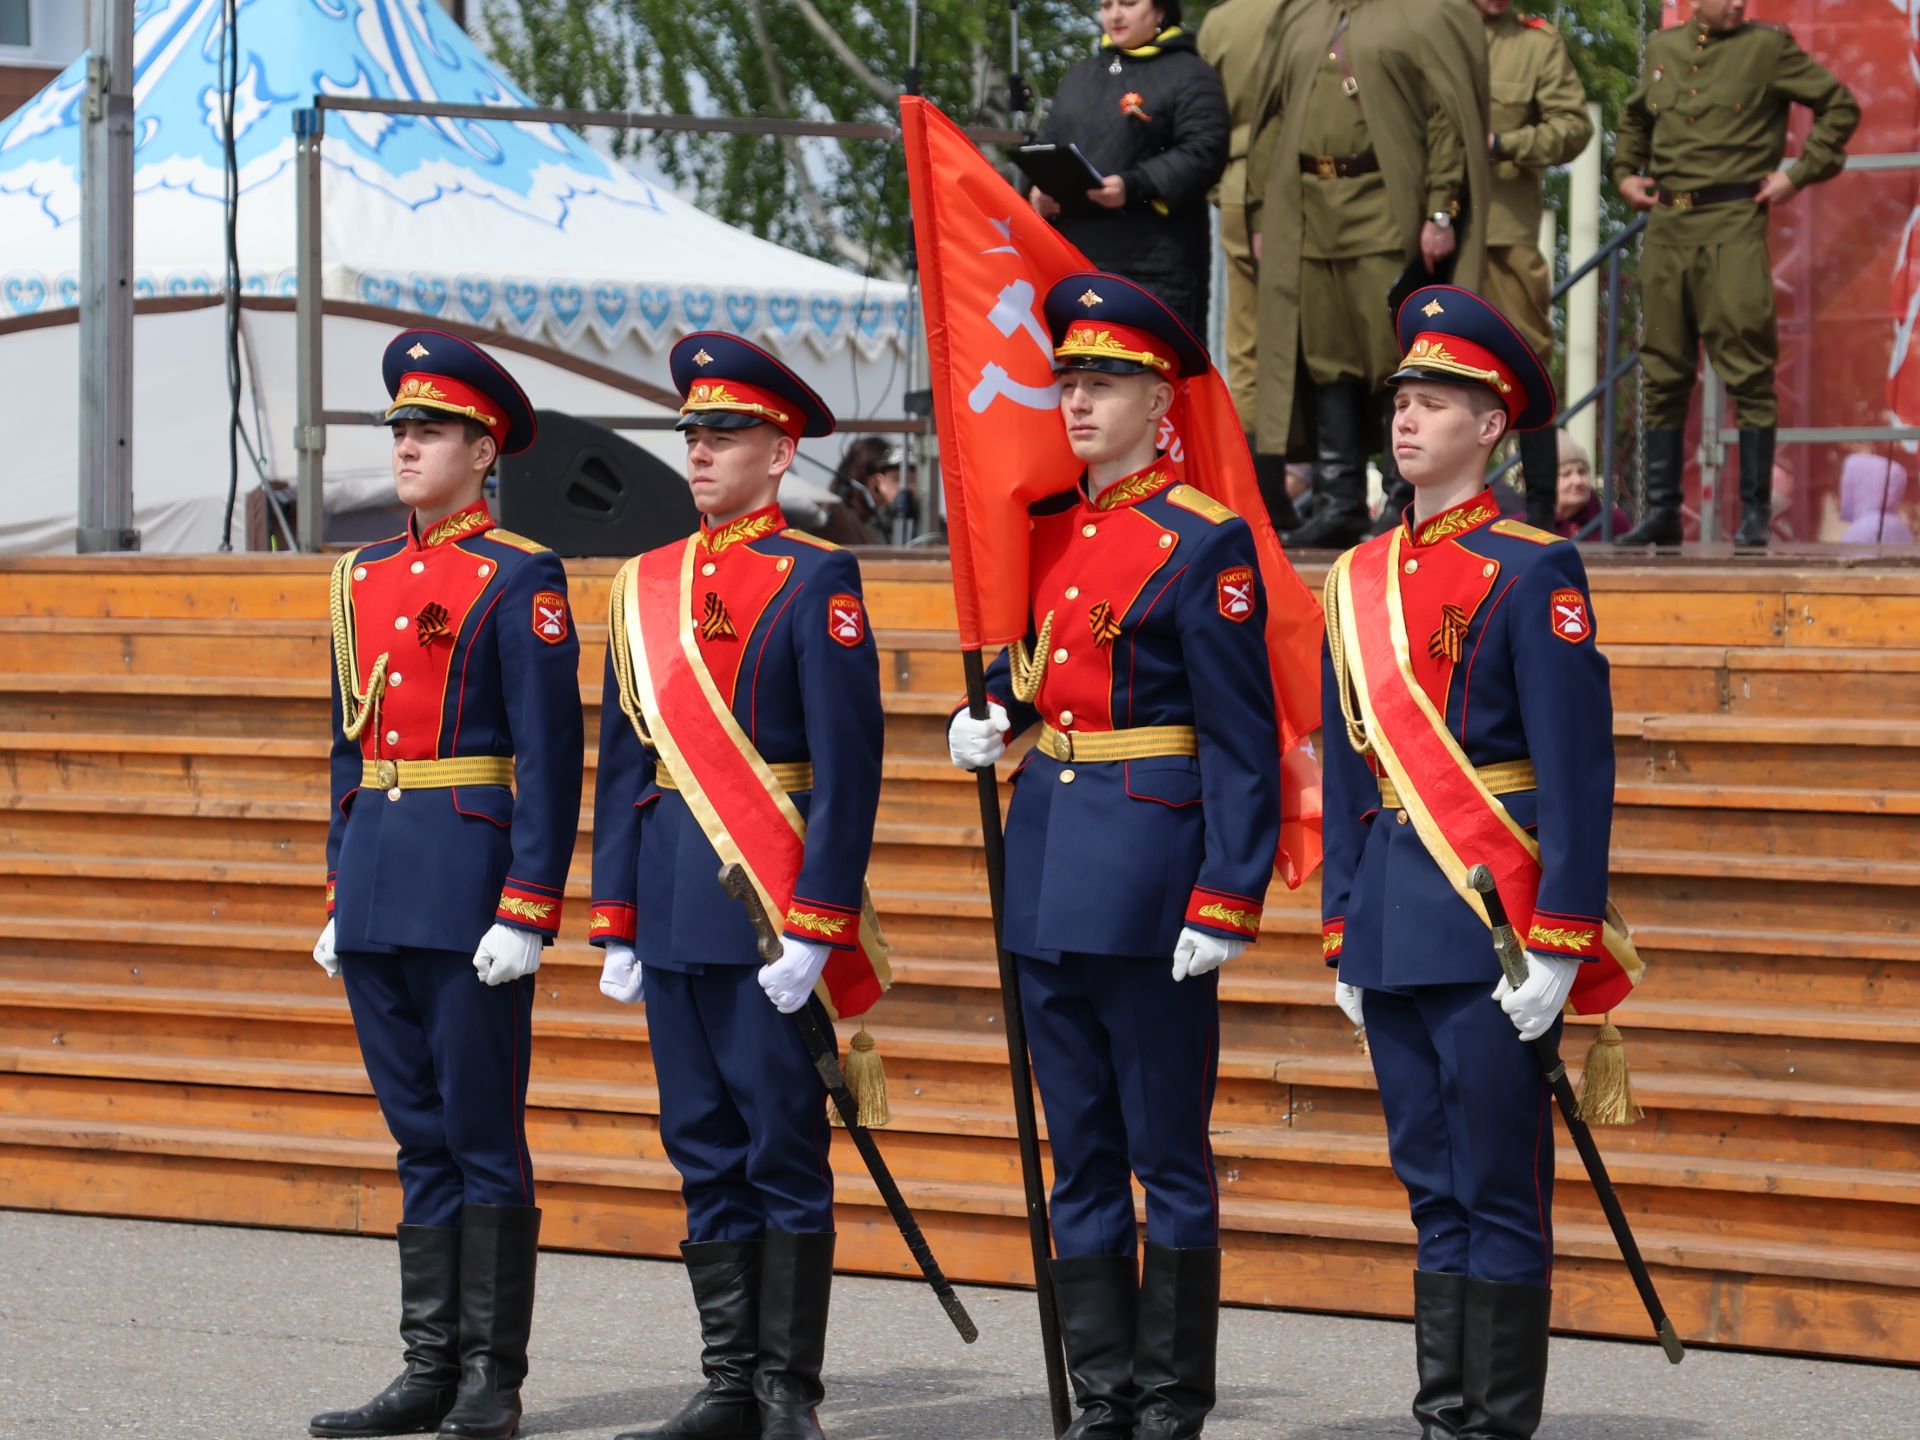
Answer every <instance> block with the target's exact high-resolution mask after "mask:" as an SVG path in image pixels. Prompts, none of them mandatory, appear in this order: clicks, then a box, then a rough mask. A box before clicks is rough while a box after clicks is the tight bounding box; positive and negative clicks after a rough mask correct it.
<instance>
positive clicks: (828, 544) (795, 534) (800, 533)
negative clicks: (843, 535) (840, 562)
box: [780, 525, 840, 550]
mask: <svg viewBox="0 0 1920 1440" xmlns="http://www.w3.org/2000/svg"><path fill="white" fill-rule="evenodd" d="M780 534H781V535H782V536H783V537H784V538H786V539H788V540H798V541H799V542H800V543H801V544H802V545H813V546H816V547H818V548H819V549H821V550H838V549H839V548H840V547H839V546H838V545H836V544H834V543H833V541H831V540H822V539H821V538H820V537H819V536H818V535H809V534H808V533H807V532H806V531H804V530H796V529H794V528H793V526H791V525H789V526H788V527H787V528H786V529H784V530H782V531H780Z"/></svg>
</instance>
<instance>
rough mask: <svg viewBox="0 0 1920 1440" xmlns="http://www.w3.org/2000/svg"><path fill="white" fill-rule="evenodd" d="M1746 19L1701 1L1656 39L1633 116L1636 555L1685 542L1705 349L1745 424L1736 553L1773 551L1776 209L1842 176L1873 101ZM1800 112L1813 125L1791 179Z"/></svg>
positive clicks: (1735, 6) (1619, 146)
mask: <svg viewBox="0 0 1920 1440" xmlns="http://www.w3.org/2000/svg"><path fill="white" fill-rule="evenodd" d="M1746 9H1747V7H1746V3H1745V0H1694V6H1693V21H1692V23H1691V24H1688V25H1676V26H1674V27H1673V28H1671V29H1668V30H1662V31H1660V32H1659V33H1657V34H1655V35H1652V36H1649V37H1648V39H1647V50H1646V60H1645V62H1644V63H1645V66H1646V70H1645V73H1643V74H1642V75H1641V77H1640V85H1639V87H1638V88H1637V89H1636V90H1635V91H1634V92H1633V93H1632V94H1631V95H1629V96H1628V97H1627V103H1626V106H1625V108H1624V109H1623V110H1622V111H1621V112H1620V131H1619V134H1618V135H1617V136H1616V137H1615V139H1614V145H1613V163H1612V165H1611V166H1610V167H1609V168H1610V173H1611V174H1612V176H1613V181H1614V184H1616V185H1617V186H1618V187H1619V189H1620V193H1621V195H1622V196H1624V197H1625V198H1626V201H1627V203H1628V204H1629V205H1631V206H1633V208H1634V209H1636V210H1647V211H1651V212H1652V214H1651V215H1650V216H1649V217H1648V220H1647V238H1646V245H1645V247H1644V250H1643V252H1642V255H1641V258H1640V309H1641V314H1642V316H1643V317H1644V318H1643V326H1642V328H1643V331H1644V333H1643V335H1642V337H1641V345H1640V365H1641V369H1642V371H1643V372H1644V374H1645V376H1646V410H1647V427H1648V428H1647V503H1646V509H1645V511H1644V512H1643V514H1642V515H1641V519H1640V523H1639V524H1638V525H1636V526H1634V527H1633V529H1631V530H1629V531H1628V532H1627V533H1626V534H1625V535H1622V536H1619V537H1617V542H1616V543H1618V544H1622V545H1678V544H1679V543H1680V484H1681V472H1682V471H1683V470H1684V468H1685V457H1684V455H1683V453H1682V451H1683V441H1682V436H1683V434H1684V432H1685V427H1686V423H1687V407H1688V404H1689V403H1690V402H1691V400H1692V398H1693V382H1694V377H1695V375H1696V374H1697V373H1698V371H1699V366H1700V346H1701V342H1702V341H1704V342H1705V343H1706V347H1707V355H1708V356H1709V358H1711V359H1712V361H1713V368H1714V369H1715V370H1716V371H1717V372H1718V373H1719V375H1720V378H1721V379H1723V380H1724V381H1726V384H1727V392H1728V393H1729V394H1730V395H1731V396H1732V397H1733V405H1734V414H1735V417H1736V419H1737V420H1738V422H1739V426H1740V530H1739V534H1738V535H1737V536H1736V538H1735V542H1734V543H1735V544H1738V545H1742V546H1752V547H1757V546H1763V545H1765V544H1766V543H1767V537H1768V533H1769V530H1770V528H1771V517H1772V511H1773V449H1774V445H1773V438H1774V426H1775V423H1776V420H1777V418H1778V413H1779V401H1778V397H1777V396H1776V395H1775V393H1774V387H1773V370H1774V365H1775V364H1776V363H1777V362H1778V360H1779V358H1780V346H1779V337H1778V335H1777V334H1776V333H1775V329H1774V313H1773V267H1772V262H1771V260H1770V259H1769V258H1768V254H1767V219H1768V214H1769V212H1770V211H1771V209H1772V208H1773V207H1774V206H1775V205H1784V204H1785V203H1786V202H1787V201H1789V200H1791V199H1793V197H1794V196H1795V195H1796V194H1798V193H1799V192H1800V191H1801V190H1803V189H1805V188H1806V187H1807V186H1808V185H1813V184H1817V183H1818V182H1820V181H1822V180H1831V179H1832V178H1833V177H1834V176H1835V175H1838V174H1839V173H1840V171H1841V170H1842V169H1843V168H1844V167H1845V165H1846V163H1847V157H1846V150H1845V146H1846V143H1847V139H1848V137H1849V136H1851V135H1852V134H1853V131H1854V127H1855V126H1856V125H1858V124H1859V123H1860V106H1859V105H1858V103H1857V102H1856V101H1855V100H1854V98H1853V95H1852V93H1851V92H1850V91H1849V90H1848V89H1847V87H1846V86H1844V85H1842V84H1841V83H1840V82H1839V81H1838V80H1836V79H1834V77H1833V75H1832V73H1831V72H1829V71H1828V70H1827V69H1826V68H1825V67H1824V66H1822V65H1821V64H1820V63H1819V62H1818V61H1816V60H1814V59H1812V58H1811V57H1810V56H1808V54H1807V53H1806V51H1804V50H1802V49H1801V48H1800V47H1799V46H1798V45H1797V44H1795V43H1794V39H1793V36H1791V35H1790V34H1788V33H1787V30H1786V27H1785V26H1781V25H1771V24H1767V23H1765V22H1761V21H1749V20H1748V19H1747V18H1746ZM1795 104H1800V105H1804V106H1806V107H1807V108H1808V109H1809V110H1811V111H1812V112H1813V126H1812V128H1811V129H1810V130H1809V131H1808V132H1807V139H1806V144H1805V145H1804V146H1803V147H1802V149H1801V152H1800V158H1799V159H1798V160H1796V161H1794V162H1793V164H1792V166H1790V167H1789V168H1788V169H1785V170H1782V169H1780V168H1779V166H1780V160H1781V157H1782V155H1783V154H1784V153H1785V150H1786V140H1787V115H1788V111H1789V110H1790V108H1791V107H1792V106H1793V105H1795ZM1712 422H1713V424H1714V425H1716V426H1717V425H1718V424H1719V423H1720V419H1719V417H1718V416H1714V417H1712Z"/></svg>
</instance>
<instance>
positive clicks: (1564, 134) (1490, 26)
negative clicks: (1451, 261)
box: [1473, 0, 1593, 530]
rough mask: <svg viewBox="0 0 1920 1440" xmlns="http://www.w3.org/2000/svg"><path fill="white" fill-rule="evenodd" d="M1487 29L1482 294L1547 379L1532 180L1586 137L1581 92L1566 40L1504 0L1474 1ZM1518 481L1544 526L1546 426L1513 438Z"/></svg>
mask: <svg viewBox="0 0 1920 1440" xmlns="http://www.w3.org/2000/svg"><path fill="white" fill-rule="evenodd" d="M1473 5H1474V8H1475V9H1476V10H1478V11H1479V12H1480V15H1481V18H1482V19H1484V20H1485V21H1486V22H1487V24H1486V30H1487V85H1488V90H1489V93H1490V95H1491V97H1492V110H1491V119H1492V128H1491V129H1490V130H1489V131H1488V132H1487V156H1488V158H1489V159H1490V160H1491V161H1492V162H1493V206H1492V210H1491V212H1490V213H1489V214H1488V216H1487V273H1486V283H1485V284H1484V285H1482V286H1481V293H1482V294H1483V295H1485V296H1486V298H1487V299H1489V300H1491V301H1492V302H1493V303H1494V305H1495V306H1497V307H1498V308H1499V309H1500V311H1501V312H1502V313H1504V314H1505V315H1506V317H1507V318H1508V319H1509V320H1511V321H1512V322H1513V324H1514V328H1515V329H1517V330H1518V331H1519V332H1520V334H1521V335H1522V336H1523V337H1525V339H1526V342H1527V344H1529V345H1530V346H1532V347H1533V353H1534V354H1536V355H1538V356H1539V357H1540V363H1541V364H1542V365H1544V366H1546V368H1547V371H1548V373H1549V374H1551V373H1552V370H1553V316H1552V314H1551V310H1550V307H1551V305H1552V300H1551V296H1552V294H1553V270H1552V267H1551V266H1550V265H1549V264H1548V262H1547V258H1546V257H1545V256H1544V255H1542V254H1541V253H1540V211H1541V206H1540V177H1541V175H1542V174H1543V173H1544V172H1545V171H1546V169H1547V167H1548V166H1550V165H1564V164H1566V163H1567V162H1568V161H1569V160H1572V159H1573V158H1574V157H1575V156H1576V155H1578V154H1579V153H1580V152H1581V151H1582V150H1585V149H1586V148H1587V142H1588V141H1590V140H1591V139H1592V138H1593V121H1592V120H1591V119H1589V118H1588V116H1587V92H1586V90H1585V88H1584V87H1583V86H1582V85H1581V84H1580V76H1579V75H1578V74H1577V73H1576V72H1575V70H1574V68H1573V61H1572V59H1571V58H1570V57H1569V56H1568V54H1567V46H1566V42H1565V41H1564V40H1562V39H1561V38H1560V35H1559V32H1558V31H1556V30H1555V29H1554V28H1553V27H1552V26H1551V25H1549V24H1548V23H1547V22H1546V21H1544V20H1541V19H1539V18H1537V17H1535V16H1532V15H1526V16H1521V15H1517V14H1515V13H1514V9H1513V0H1473ZM1514 438H1515V440H1516V442H1517V443H1518V444H1519V447H1520V469H1521V473H1522V474H1524V475H1525V476H1526V482H1527V486H1526V488H1527V523H1528V524H1529V525H1533V526H1535V527H1537V528H1539V529H1541V530H1551V529H1552V528H1553V516H1554V508H1555V498H1556V494H1557V490H1558V484H1559V480H1558V476H1559V453H1558V451H1557V450H1556V448H1555V445H1554V432H1553V430H1552V428H1551V427H1549V428H1547V429H1544V430H1526V431H1522V432H1521V433H1520V434H1519V435H1517V436H1515V437H1514Z"/></svg>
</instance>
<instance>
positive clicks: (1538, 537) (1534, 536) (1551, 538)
mask: <svg viewBox="0 0 1920 1440" xmlns="http://www.w3.org/2000/svg"><path fill="white" fill-rule="evenodd" d="M1487 528H1488V529H1489V530H1491V531H1492V532H1493V533H1494V534H1496V535H1506V536H1510V537H1511V538H1513V539H1515V540H1531V541H1532V542H1533V543H1534V544H1536V545H1553V544H1557V543H1558V542H1559V541H1561V540H1564V539H1565V538H1566V537H1565V536H1564V535H1556V534H1554V533H1553V532H1552V531H1551V530H1541V529H1539V528H1537V527H1535V526H1532V525H1529V524H1527V522H1526V521H1524V520H1496V521H1494V522H1493V524H1491V525H1489V526H1488V527H1487Z"/></svg>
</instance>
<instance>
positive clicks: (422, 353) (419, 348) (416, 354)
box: [407, 340, 427, 360]
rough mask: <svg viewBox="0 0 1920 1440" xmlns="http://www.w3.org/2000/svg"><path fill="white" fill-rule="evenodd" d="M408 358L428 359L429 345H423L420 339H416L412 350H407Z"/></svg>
mask: <svg viewBox="0 0 1920 1440" xmlns="http://www.w3.org/2000/svg"><path fill="white" fill-rule="evenodd" d="M407 358H408V359H410V360H424V359H426V358H427V347H426V346H424V345H422V344H421V343H420V342H419V341H418V340H416V341H414V342H413V348H412V349H411V350H409V351H407Z"/></svg>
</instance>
